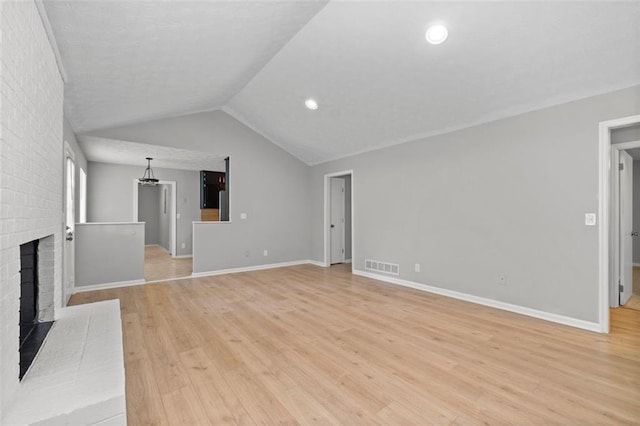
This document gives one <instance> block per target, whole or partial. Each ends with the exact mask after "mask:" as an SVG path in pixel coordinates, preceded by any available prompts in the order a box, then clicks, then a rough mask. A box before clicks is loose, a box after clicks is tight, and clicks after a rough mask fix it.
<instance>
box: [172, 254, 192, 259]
mask: <svg viewBox="0 0 640 426" xmlns="http://www.w3.org/2000/svg"><path fill="white" fill-rule="evenodd" d="M192 257H193V255H192V254H181V255H180V256H173V258H174V259H189V258H192Z"/></svg>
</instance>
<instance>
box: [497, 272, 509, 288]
mask: <svg viewBox="0 0 640 426" xmlns="http://www.w3.org/2000/svg"><path fill="white" fill-rule="evenodd" d="M498 285H507V276H506V275H505V274H500V275H498Z"/></svg>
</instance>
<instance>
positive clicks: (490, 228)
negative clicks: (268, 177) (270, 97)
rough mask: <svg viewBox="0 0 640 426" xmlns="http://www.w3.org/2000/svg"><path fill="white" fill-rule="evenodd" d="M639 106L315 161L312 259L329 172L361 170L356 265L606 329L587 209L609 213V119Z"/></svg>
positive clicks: (627, 101)
mask: <svg viewBox="0 0 640 426" xmlns="http://www.w3.org/2000/svg"><path fill="white" fill-rule="evenodd" d="M638 99H640V86H636V87H634V88H631V89H625V90H621V91H616V92H612V93H609V94H605V95H601V96H596V97H591V98H587V99H583V100H580V101H576V102H571V103H567V104H563V105H559V106H555V107H551V108H546V109H543V110H539V111H535V112H531V113H527V114H522V115H519V116H515V117H511V118H507V119H503V120H499V121H495V122H492V123H488V124H484V125H479V126H475V127H472V128H468V129H464V130H460V131H456V132H451V133H448V134H444V135H440V136H434V137H430V138H426V139H421V140H418V141H415V142H411V143H406V144H402V145H397V146H394V147H390V148H386V149H382V150H377V151H373V152H369V153H364V154H360V155H357V156H353V157H349V158H345V159H341V160H337V161H333V162H329V163H325V164H321V165H318V166H315V167H313V168H311V170H310V180H311V184H310V194H311V197H312V198H311V212H312V249H311V255H312V259H314V260H317V261H322V260H323V176H324V174H326V173H334V172H337V171H340V170H349V169H353V171H354V175H353V182H352V185H353V189H354V222H353V226H354V227H355V231H356V234H355V240H354V247H355V249H356V251H355V253H354V259H353V263H354V269H358V270H364V259H365V258H368V259H374V260H381V261H388V262H393V263H399V264H400V278H402V279H406V280H410V281H414V282H417V283H423V284H428V285H432V286H437V287H441V288H445V289H449V290H453V291H458V292H463V293H467V294H471V295H476V296H480V297H485V298H489V299H494V300H498V301H504V302H507V303H512V304H515V305H520V306H523V307H529V308H533V309H538V310H541V311H546V312H550V313H554V314H559V315H565V316H568V317H573V318H576V319H580V320H586V321H592V322H597V321H598V228H597V227H586V226H585V225H584V214H585V213H587V212H597V211H598V123H599V122H600V121H603V120H609V119H614V118H619V117H625V116H629V115H633V114H638V113H639V112H640V104H639V102H638ZM380 194H385V197H384V199H385V202H386V203H388V205H392V206H393V209H386V208H381V206H380ZM415 263H420V264H421V271H422V272H419V273H416V272H414V267H413V266H414V264H415ZM500 274H506V276H507V283H506V285H498V284H497V282H498V276H499V275H500Z"/></svg>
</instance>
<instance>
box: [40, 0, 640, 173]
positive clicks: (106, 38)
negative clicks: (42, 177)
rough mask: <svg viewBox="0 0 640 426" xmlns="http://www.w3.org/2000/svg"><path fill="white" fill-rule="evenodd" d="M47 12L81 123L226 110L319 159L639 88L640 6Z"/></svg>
mask: <svg viewBox="0 0 640 426" xmlns="http://www.w3.org/2000/svg"><path fill="white" fill-rule="evenodd" d="M45 7H46V11H47V15H48V17H49V20H50V22H51V26H52V29H53V33H54V35H55V38H56V42H57V44H58V47H59V49H60V52H61V57H62V62H63V64H64V67H65V69H66V72H67V74H68V80H69V81H68V83H67V85H66V93H65V112H66V114H67V117H68V118H69V120H70V122H71V124H72V126H73V127H74V129H75V131H76V132H78V133H82V132H87V131H91V130H96V129H101V128H108V127H113V126H118V125H123V124H129V123H135V122H142V121H149V120H154V119H158V118H163V117H170V116H177V115H184V114H188V113H192V112H197V111H204V110H213V109H223V110H224V111H226V112H227V113H229V114H230V115H232V116H234V117H236V118H237V119H239V120H240V121H242V122H243V123H245V124H246V125H247V126H249V127H251V128H252V129H254V130H256V131H257V132H259V133H261V134H263V135H264V136H265V137H267V138H268V139H270V140H271V141H272V142H274V143H276V144H278V145H280V146H281V147H283V148H284V149H285V150H287V151H289V152H290V153H292V154H293V155H295V156H297V157H298V158H300V159H301V160H303V161H305V162H306V163H308V164H317V163H320V162H324V161H328V160H331V159H335V158H340V157H344V156H348V155H351V154H354V153H357V152H363V151H368V150H371V149H375V148H379V147H383V146H388V145H392V144H396V143H401V142H404V141H408V140H413V139H416V138H419V137H422V136H428V135H433V134H438V133H443V132H446V131H451V130H453V129H457V128H462V127H467V126H471V125H473V124H478V123H482V122H487V121H491V120H495V119H499V118H502V117H506V116H510V115H515V114H518V113H522V112H526V111H530V110H534V109H538V108H542V107H546V106H550V105H553V104H557V103H561V102H567V101H571V100H575V99H580V98H583V97H587V96H591V95H595V94H599V93H604V92H608V91H611V90H615V89H619V88H624V87H629V86H632V85H635V84H640V2H555V1H547V2H477V1H474V2H420V1H412V2H397V1H371V2H368V1H358V2H355V1H354V2H349V1H332V2H330V3H327V2H325V1H293V0H291V1H286V0H282V1H209V2H203V1H200V2H191V1H162V2H161V1H91V2H88V1H87V2H81V1H45ZM434 23H444V24H445V25H446V26H447V27H448V30H449V38H448V39H447V40H446V41H445V42H444V43H442V44H439V45H431V44H429V43H427V42H426V41H425V37H424V34H425V31H426V29H427V28H428V27H429V26H430V25H432V24H434ZM308 98H313V99H315V100H317V102H318V104H319V108H318V109H317V110H309V109H307V108H305V106H304V101H305V99H308Z"/></svg>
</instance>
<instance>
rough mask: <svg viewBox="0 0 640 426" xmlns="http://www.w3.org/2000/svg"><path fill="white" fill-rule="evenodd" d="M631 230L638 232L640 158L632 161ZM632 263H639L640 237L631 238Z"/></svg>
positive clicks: (639, 223) (639, 214) (639, 226)
mask: <svg viewBox="0 0 640 426" xmlns="http://www.w3.org/2000/svg"><path fill="white" fill-rule="evenodd" d="M639 140H640V139H639ZM633 230H634V231H638V232H640V160H635V161H634V162H633ZM633 263H636V264H638V265H640V238H634V239H633Z"/></svg>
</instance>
